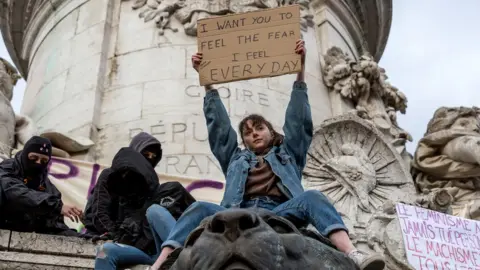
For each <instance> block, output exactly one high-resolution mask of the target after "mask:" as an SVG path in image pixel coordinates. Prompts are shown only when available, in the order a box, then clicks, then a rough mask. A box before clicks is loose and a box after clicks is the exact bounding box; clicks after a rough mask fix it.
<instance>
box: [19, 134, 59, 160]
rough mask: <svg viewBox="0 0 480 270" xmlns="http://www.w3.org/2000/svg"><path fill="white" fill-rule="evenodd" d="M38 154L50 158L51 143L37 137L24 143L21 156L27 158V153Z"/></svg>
mask: <svg viewBox="0 0 480 270" xmlns="http://www.w3.org/2000/svg"><path fill="white" fill-rule="evenodd" d="M32 152H33V153H38V154H42V155H46V156H48V158H51V157H52V143H51V142H50V140H49V139H47V138H42V137H39V136H33V137H32V138H30V140H28V141H27V143H25V146H24V147H23V151H22V155H25V156H26V157H27V158H28V154H29V153H32Z"/></svg>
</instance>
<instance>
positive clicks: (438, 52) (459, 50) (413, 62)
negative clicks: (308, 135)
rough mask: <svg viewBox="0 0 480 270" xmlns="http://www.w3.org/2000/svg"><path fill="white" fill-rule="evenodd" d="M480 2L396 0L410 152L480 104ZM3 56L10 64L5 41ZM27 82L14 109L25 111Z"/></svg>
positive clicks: (391, 49)
mask: <svg viewBox="0 0 480 270" xmlns="http://www.w3.org/2000/svg"><path fill="white" fill-rule="evenodd" d="M479 11H480V0H457V1H452V0H393V22H392V28H391V30H390V36H389V39H388V43H387V46H386V49H385V52H384V54H383V57H382V59H381V61H380V65H381V66H382V67H384V68H385V69H386V70H387V75H388V76H389V78H390V82H391V83H392V84H393V85H395V86H397V87H398V88H399V89H400V90H401V91H403V92H404V93H405V94H406V95H407V98H408V108H407V113H406V115H401V116H399V123H400V126H401V127H402V128H404V129H405V130H407V131H409V132H410V133H411V134H412V136H413V138H414V142H413V143H410V144H409V145H408V149H409V151H410V152H411V153H413V151H414V150H415V147H416V143H417V141H418V139H420V138H421V137H422V136H423V134H424V132H425V129H426V127H427V123H428V121H429V120H430V118H431V116H432V115H433V112H434V111H435V109H437V108H438V107H440V106H480V67H479V66H478V65H480V30H479V28H478V27H479V26H480V13H479ZM0 56H1V57H3V58H5V59H7V60H10V56H9V55H8V53H7V51H6V49H5V46H4V45H3V42H1V43H0ZM24 89H25V82H24V81H23V80H22V81H20V82H19V83H18V84H17V87H16V88H15V93H14V97H13V107H14V109H15V111H16V112H18V111H20V106H21V102H22V97H23V92H24Z"/></svg>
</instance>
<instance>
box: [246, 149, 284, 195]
mask: <svg viewBox="0 0 480 270" xmlns="http://www.w3.org/2000/svg"><path fill="white" fill-rule="evenodd" d="M257 158H258V163H257V166H256V167H255V168H251V169H250V171H249V172H248V177H247V183H246V187H245V196H249V197H254V196H275V197H282V196H283V195H282V192H281V191H280V189H279V188H278V187H277V181H278V180H279V179H278V177H277V176H276V175H275V174H274V173H273V171H272V168H271V167H270V165H269V164H268V163H267V162H265V159H264V158H263V157H262V156H257Z"/></svg>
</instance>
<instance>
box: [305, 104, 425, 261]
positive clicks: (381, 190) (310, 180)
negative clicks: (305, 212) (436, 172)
mask: <svg viewBox="0 0 480 270" xmlns="http://www.w3.org/2000/svg"><path fill="white" fill-rule="evenodd" d="M304 186H305V188H306V189H315V190H319V191H321V192H322V193H323V194H325V195H326V196H327V197H328V198H329V199H330V200H331V202H332V203H333V204H334V206H335V208H336V209H337V210H338V211H339V212H340V213H341V215H342V218H343V220H344V221H345V224H346V225H347V227H348V228H349V231H350V233H349V234H350V237H351V238H352V241H353V242H354V244H355V245H356V246H357V247H358V248H360V249H363V250H369V251H375V252H379V253H384V254H385V256H386V258H387V259H388V260H390V262H389V265H391V266H390V268H388V269H404V268H401V267H400V266H399V262H400V264H401V263H402V262H403V260H404V258H403V257H402V256H403V255H402V254H397V253H398V252H400V251H397V250H396V249H395V248H393V247H391V249H392V250H390V251H389V249H388V246H387V245H397V249H398V248H399V249H401V250H403V242H399V243H396V242H392V241H393V240H392V241H386V240H387V239H397V240H398V239H400V240H401V232H400V230H393V229H391V230H387V228H389V227H388V226H393V225H390V223H391V222H393V221H394V219H395V218H396V214H395V212H394V211H395V207H394V205H395V203H397V202H407V203H415V202H416V200H417V196H416V192H415V188H414V184H413V180H412V178H411V176H410V172H409V171H408V169H407V168H406V166H405V165H404V163H403V162H402V158H401V157H400V155H399V154H398V153H397V151H396V149H395V148H394V147H393V146H392V145H391V143H389V141H388V140H387V139H386V138H385V136H384V135H383V134H381V133H380V132H379V131H378V129H377V128H375V127H374V126H373V125H372V123H371V122H368V121H366V120H364V119H362V118H360V117H359V116H357V115H356V114H354V113H347V114H344V115H341V116H337V117H334V118H331V119H329V120H326V121H325V122H324V123H323V124H322V126H321V127H320V128H319V129H318V130H317V131H316V132H315V134H314V137H313V141H312V146H311V147H310V150H309V152H308V156H307V164H306V167H305V169H304ZM392 209H393V210H392ZM397 240H395V241H397ZM400 240H398V241H400ZM388 252H393V253H392V254H389V253H388ZM389 256H390V257H389ZM397 261H399V262H397Z"/></svg>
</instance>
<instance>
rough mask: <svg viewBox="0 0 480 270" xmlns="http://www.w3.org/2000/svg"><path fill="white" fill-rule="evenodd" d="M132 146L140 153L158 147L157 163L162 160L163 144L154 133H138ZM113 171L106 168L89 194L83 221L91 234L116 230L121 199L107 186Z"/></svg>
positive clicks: (133, 139)
mask: <svg viewBox="0 0 480 270" xmlns="http://www.w3.org/2000/svg"><path fill="white" fill-rule="evenodd" d="M130 147H131V148H132V149H133V150H135V151H137V152H139V153H140V152H142V151H143V150H144V149H145V148H147V147H153V148H156V149H157V152H159V155H157V157H158V161H157V164H158V162H160V159H161V153H162V146H161V143H160V141H158V140H157V139H156V138H155V137H153V136H152V135H150V134H148V133H145V132H141V133H139V134H137V135H136V136H135V137H133V138H132V141H131V142H130ZM155 165H156V164H155ZM111 172H112V170H111V168H106V169H104V170H103V171H102V173H101V174H100V176H99V177H98V180H97V184H96V185H95V187H94V188H93V189H92V190H91V192H90V194H89V195H88V200H87V205H86V206H85V211H84V219H83V220H82V222H83V224H84V225H85V228H86V229H87V231H88V232H89V233H91V234H104V233H107V232H110V233H111V232H113V230H115V221H116V220H117V218H118V203H119V201H118V197H116V196H115V195H114V194H111V193H110V192H109V191H108V189H107V187H106V182H107V180H108V178H109V177H110V174H111Z"/></svg>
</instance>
